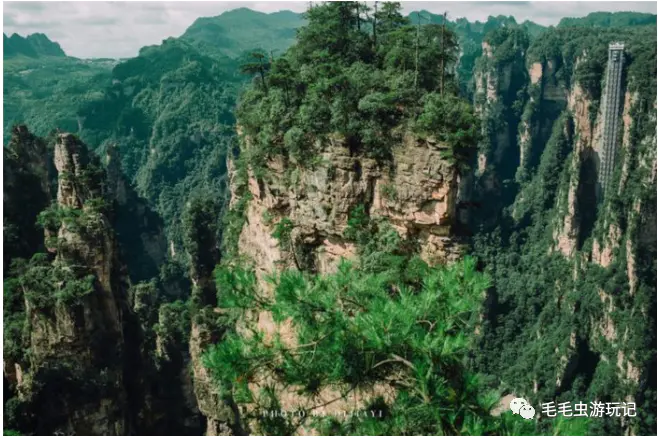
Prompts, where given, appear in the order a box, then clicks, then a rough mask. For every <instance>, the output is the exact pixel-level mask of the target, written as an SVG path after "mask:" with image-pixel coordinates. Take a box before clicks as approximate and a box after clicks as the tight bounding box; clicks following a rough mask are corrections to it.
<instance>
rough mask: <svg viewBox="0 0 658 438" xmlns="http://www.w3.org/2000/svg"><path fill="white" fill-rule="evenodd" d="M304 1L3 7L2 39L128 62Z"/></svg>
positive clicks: (561, 9) (465, 6)
mask: <svg viewBox="0 0 658 438" xmlns="http://www.w3.org/2000/svg"><path fill="white" fill-rule="evenodd" d="M402 4H403V7H404V11H405V13H409V12H411V11H414V10H420V9H426V10H428V11H430V12H435V13H442V12H443V11H446V10H447V11H448V16H449V18H452V19H454V18H456V17H466V18H468V19H469V20H481V21H482V20H486V18H487V17H488V16H489V15H500V14H502V15H513V16H514V17H515V18H516V19H517V21H524V20H526V19H529V20H532V21H535V22H537V23H540V24H543V25H551V24H557V23H558V22H559V21H560V19H561V18H562V17H579V16H584V15H587V14H588V13H590V12H594V11H638V12H651V13H654V14H655V13H656V2H655V1H651V2H626V1H613V2H606V1H594V2H589V1H588V2H584V1H583V2H562V1H548V2H500V1H492V2H434V1H433V2H416V1H410V2H403V3H402ZM307 5H308V2H307V1H301V2H292V1H261V2H241V1H236V2H226V1H211V2H187V1H186V2H182V1H181V2H161V1H155V2H104V1H99V2H97V1H93V2H91V1H86V2H85V1H83V2H27V1H23V2H3V6H4V15H3V24H4V33H6V34H7V35H11V34H12V33H18V34H20V35H23V36H25V35H27V34H30V33H35V32H42V33H45V34H46V35H48V37H49V38H50V39H52V40H53V41H56V42H58V43H59V44H60V45H61V46H62V48H63V49H64V51H65V52H66V53H67V54H68V55H71V56H77V57H80V58H87V57H112V58H116V57H130V56H135V55H137V52H138V51H139V49H140V48H141V47H143V46H146V45H151V44H159V43H160V42H161V41H162V40H163V39H165V38H167V37H170V36H179V35H181V34H182V33H183V32H184V31H185V29H187V27H189V26H190V25H191V24H192V23H193V22H194V20H195V19H196V18H198V17H211V16H215V15H219V14H221V13H222V12H224V11H227V10H230V9H235V8H239V7H248V8H251V9H255V10H258V11H263V12H275V11H280V10H285V9H289V10H292V11H295V12H303V11H304V10H305V9H306V6H307Z"/></svg>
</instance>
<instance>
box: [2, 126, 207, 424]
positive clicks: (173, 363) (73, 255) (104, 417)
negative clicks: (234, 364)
mask: <svg viewBox="0 0 658 438" xmlns="http://www.w3.org/2000/svg"><path fill="white" fill-rule="evenodd" d="M54 140H55V142H54V146H53V149H52V150H50V151H49V150H48V148H47V147H46V143H45V141H43V140H41V139H38V138H37V137H34V136H32V135H31V134H29V132H27V130H26V129H24V127H23V128H20V127H19V128H17V129H16V132H15V138H14V140H12V144H11V145H10V148H8V149H7V150H6V151H5V153H6V154H10V155H9V160H7V161H6V163H5V164H6V165H7V164H9V165H10V166H11V168H10V171H9V173H6V175H5V183H6V187H5V206H6V207H8V208H7V209H6V211H10V212H11V214H12V216H11V218H12V219H14V218H23V219H22V222H23V223H22V224H21V227H23V228H25V227H29V226H30V225H29V224H34V223H36V222H37V215H38V214H39V213H41V214H40V215H39V223H40V224H41V225H40V226H42V227H43V228H44V229H43V230H38V232H39V233H40V234H41V236H43V235H44V234H45V236H46V238H45V240H44V238H43V237H41V238H40V239H38V240H35V242H34V244H30V245H25V246H24V247H22V248H21V247H15V248H12V249H11V251H10V253H9V255H10V257H17V256H20V257H22V258H24V259H27V260H29V261H23V262H21V263H20V264H19V267H20V268H19V269H16V270H12V271H10V272H9V276H10V277H11V278H9V281H10V282H11V284H12V286H11V288H12V289H13V288H16V289H15V291H14V292H12V294H11V296H12V300H11V302H8V304H9V306H8V307H6V310H5V322H6V323H7V322H10V323H11V324H12V327H13V328H12V333H17V334H18V333H22V335H21V336H19V339H17V340H16V341H15V342H13V343H12V349H11V351H10V352H6V354H5V359H6V361H5V367H4V379H5V389H6V390H7V391H8V397H7V398H9V399H10V403H9V405H10V406H11V408H9V411H6V412H9V413H10V417H11V420H10V424H11V426H9V427H12V428H16V429H18V430H20V431H21V432H29V433H37V434H54V433H59V434H87V435H125V434H132V433H140V434H153V433H155V434H162V433H179V434H197V433H199V432H200V431H201V429H202V422H203V421H202V418H201V416H200V414H199V411H198V408H197V406H196V400H195V398H194V397H193V391H192V382H191V378H190V374H189V369H188V365H189V356H188V355H186V350H187V342H186V338H187V335H188V334H187V333H185V334H184V335H176V336H170V337H167V336H168V333H167V330H169V331H171V330H172V328H171V327H174V328H175V327H177V323H176V321H173V322H172V321H171V317H170V312H169V313H167V312H158V306H160V305H161V304H162V301H163V300H165V301H166V299H171V297H172V296H173V297H178V296H180V295H181V292H180V290H179V288H177V287H174V286H175V285H164V286H162V287H161V290H162V291H163V292H164V294H163V293H160V292H159V290H160V289H159V286H158V284H157V283H158V282H157V280H153V277H155V278H158V274H159V272H160V268H161V266H162V265H163V264H164V263H165V259H166V245H165V240H164V237H163V233H162V226H161V220H160V219H159V217H158V216H157V215H155V214H154V213H152V212H151V211H150V209H149V208H148V206H147V204H146V203H144V202H143V201H142V200H140V199H139V198H138V197H137V196H136V195H135V193H134V191H133V189H132V188H131V187H130V185H129V184H127V182H126V181H125V178H124V177H123V175H122V173H121V172H120V170H119V169H118V167H117V166H116V165H115V164H116V163H117V161H116V156H115V155H113V151H112V150H110V151H109V156H108V167H107V170H106V169H105V168H104V167H103V166H102V164H101V162H100V160H99V159H98V157H96V156H95V155H93V154H92V153H90V152H89V151H88V149H87V147H86V146H85V145H84V144H83V143H82V142H80V140H79V139H78V138H77V137H76V136H74V135H71V134H58V135H57V136H56V137H55V139H54ZM53 162H54V166H52V164H53ZM50 167H54V168H53V170H52V172H50V171H49V169H50ZM51 175H52V177H51ZM55 175H56V176H57V177H56V178H54V176H55ZM51 180H52V181H56V186H55V187H54V188H53V190H52V191H53V192H55V193H56V202H55V203H53V204H52V205H51V206H50V207H48V206H47V203H46V201H47V200H48V199H49V198H50V186H51ZM7 183H9V185H8V186H7ZM19 184H20V185H21V186H22V189H23V193H22V194H20V195H19V193H18V192H17V190H18V187H14V185H19ZM23 199H24V200H35V201H36V200H40V201H39V202H38V203H37V202H35V204H34V205H30V206H29V207H28V208H25V206H23V205H22V204H21V202H20V201H21V200H23ZM46 207H48V208H46ZM30 209H32V210H30ZM33 210H34V211H33ZM41 210H45V211H43V212H41ZM16 223H21V222H18V221H16ZM131 231H134V233H133V234H130V233H131ZM33 232H37V231H36V230H33ZM44 243H45V244H44ZM46 249H47V251H48V253H47V254H46V253H39V251H44V250H46ZM35 253H36V255H35ZM33 255H34V257H33ZM30 259H31V260H30ZM126 261H129V262H134V264H133V266H132V269H128V268H127V267H126ZM5 272H6V274H7V271H5ZM147 280H151V281H147ZM138 282H139V283H138ZM131 283H132V284H131ZM14 285H15V286H14ZM167 297H169V298H167ZM156 323H157V325H158V327H159V328H158V329H157V330H155V329H154V327H155V326H156ZM154 331H157V333H154ZM156 337H158V339H157V340H156V339H155V338H156ZM163 337H164V338H163ZM165 338H166V339H165ZM5 339H6V338H5ZM156 343H157V345H158V347H159V350H157V351H154V350H156Z"/></svg>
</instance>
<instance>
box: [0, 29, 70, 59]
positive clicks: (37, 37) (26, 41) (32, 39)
mask: <svg viewBox="0 0 658 438" xmlns="http://www.w3.org/2000/svg"><path fill="white" fill-rule="evenodd" d="M2 45H3V49H4V52H3V57H5V58H10V57H13V56H27V57H30V58H38V57H40V56H58V57H64V56H66V53H64V51H63V50H62V48H61V47H60V46H59V44H57V43H55V42H52V41H50V40H49V39H48V37H47V36H46V35H44V34H42V33H33V34H32V35H28V36H27V37H25V38H24V37H22V36H20V35H18V34H13V35H12V36H11V37H7V35H6V34H4V33H3V34H2Z"/></svg>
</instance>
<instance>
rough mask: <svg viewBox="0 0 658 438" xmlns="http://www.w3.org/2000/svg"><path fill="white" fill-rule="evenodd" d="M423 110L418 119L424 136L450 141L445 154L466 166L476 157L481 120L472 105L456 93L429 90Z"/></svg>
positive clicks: (420, 131) (418, 124)
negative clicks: (443, 93)
mask: <svg viewBox="0 0 658 438" xmlns="http://www.w3.org/2000/svg"><path fill="white" fill-rule="evenodd" d="M423 103H424V106H423V111H422V113H421V114H420V116H419V117H418V121H417V122H416V130H417V131H418V133H420V134H422V135H427V136H431V137H433V138H435V139H436V140H438V141H440V142H445V143H447V144H448V145H449V146H450V148H449V149H448V152H447V154H446V157H447V158H449V159H452V160H454V161H455V162H456V163H459V164H461V165H462V167H463V168H467V167H468V164H469V163H471V161H472V160H473V157H474V156H475V150H476V145H477V141H478V138H479V132H480V128H479V119H478V118H477V117H476V116H475V114H474V113H473V110H472V107H471V106H470V105H469V104H467V103H466V102H464V101H463V100H461V99H459V98H457V97H455V96H441V95H439V94H436V93H430V94H427V95H425V96H424V97H423Z"/></svg>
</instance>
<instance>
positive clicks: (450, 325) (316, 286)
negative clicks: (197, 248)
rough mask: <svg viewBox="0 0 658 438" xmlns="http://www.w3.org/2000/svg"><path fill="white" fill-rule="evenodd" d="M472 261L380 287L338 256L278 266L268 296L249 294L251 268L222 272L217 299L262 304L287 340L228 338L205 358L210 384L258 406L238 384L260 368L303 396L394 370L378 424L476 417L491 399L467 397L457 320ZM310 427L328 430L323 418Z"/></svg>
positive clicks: (378, 280) (469, 312)
mask: <svg viewBox="0 0 658 438" xmlns="http://www.w3.org/2000/svg"><path fill="white" fill-rule="evenodd" d="M474 267H475V264H474V262H473V261H472V260H466V261H465V262H464V263H463V264H460V265H459V266H455V267H453V268H449V269H446V268H438V269H437V268H435V269H433V270H431V271H430V272H428V273H427V275H426V276H424V278H422V279H421V278H417V279H415V280H417V281H419V283H417V284H413V283H410V284H405V283H403V282H401V281H400V280H399V278H398V282H397V283H394V284H390V283H389V278H388V276H386V275H381V274H368V273H365V272H364V271H361V270H355V269H354V268H353V267H351V266H350V265H349V264H347V263H343V264H342V265H341V266H340V267H339V271H338V273H337V274H335V275H330V276H326V277H309V276H306V275H304V274H301V273H298V272H292V271H287V272H284V273H282V274H281V275H280V276H277V277H275V278H273V279H272V281H273V285H274V288H275V297H274V299H273V300H270V301H269V302H262V298H260V299H253V297H254V293H255V292H254V277H253V274H250V275H246V276H245V274H244V271H243V273H240V272H237V273H235V274H232V275H229V274H228V273H227V272H226V271H223V272H222V275H221V276H219V277H218V279H219V282H218V289H220V288H221V289H222V297H224V299H223V301H222V303H223V304H224V305H225V306H231V305H233V306H234V307H235V306H236V305H237V306H238V307H239V308H244V307H247V305H248V306H249V307H250V308H252V309H253V308H254V307H256V308H257V307H258V306H262V307H263V308H264V309H269V310H271V311H272V313H273V315H274V317H275V320H276V321H283V320H285V319H288V318H290V319H291V320H292V321H293V322H294V325H295V328H296V332H297V333H298V339H297V343H296V345H297V347H292V348H291V347H287V346H285V345H284V344H282V343H280V342H275V343H274V344H273V345H270V344H268V343H266V342H265V341H264V338H263V335H262V334H260V333H258V332H256V333H254V334H253V336H252V337H250V338H249V339H243V338H240V337H237V336H235V335H232V336H229V337H228V338H227V339H225V340H224V341H223V342H222V343H220V344H218V345H216V346H215V347H213V348H212V349H210V350H209V352H208V353H207V354H206V356H205V364H206V366H207V367H209V369H210V370H211V371H212V372H213V376H214V377H215V378H216V379H217V380H218V382H221V384H222V385H223V386H224V387H227V388H232V392H233V393H234V395H236V396H238V397H236V402H238V403H241V402H242V403H246V402H248V401H252V400H253V401H255V402H256V403H260V401H261V400H260V399H261V396H260V394H252V393H251V392H250V391H249V389H248V388H247V387H246V385H244V383H246V382H247V381H250V379H252V378H253V377H254V376H255V375H256V374H258V373H260V372H265V373H268V372H273V371H275V370H280V372H281V373H282V374H281V375H280V377H282V378H283V379H284V381H285V382H286V383H287V384H290V385H299V386H301V387H302V388H303V391H304V392H305V393H307V394H316V393H317V392H319V391H320V390H321V388H323V387H324V386H326V385H333V384H338V385H342V386H344V387H345V390H346V391H347V393H349V392H351V391H352V390H354V389H356V388H357V387H367V386H368V385H371V384H373V383H374V382H377V381H379V380H381V379H382V378H384V377H385V376H387V375H391V374H398V373H400V375H403V376H405V378H404V379H401V380H400V383H399V384H394V386H396V389H397V391H398V395H397V397H396V400H395V402H394V403H393V405H392V406H389V407H388V409H389V410H390V411H391V413H392V414H393V413H395V414H396V415H391V416H390V417H387V418H385V419H383V420H381V421H380V424H378V427H381V428H384V430H387V431H389V432H390V433H398V434H403V433H407V434H414V433H415V434H417V433H439V432H443V433H446V432H448V431H451V432H452V433H456V432H458V431H460V430H462V428H464V427H467V426H466V425H467V424H468V425H470V424H471V422H476V423H479V422H480V421H484V420H483V418H484V419H486V418H487V417H488V409H489V408H490V407H489V405H487V403H494V402H495V398H493V399H491V398H487V397H486V396H485V395H484V394H480V395H477V392H478V391H479V389H478V388H480V387H479V386H478V384H477V379H476V378H475V376H472V375H470V374H469V373H468V372H467V371H466V370H464V368H463V358H464V354H465V353H466V351H467V349H468V345H469V343H470V342H471V340H470V339H469V335H467V333H468V330H467V329H466V327H467V325H468V324H470V323H472V321H473V319H472V317H473V316H474V315H475V314H474V313H473V311H474V309H476V308H477V307H478V305H479V303H480V300H481V299H482V291H483V289H484V288H485V287H486V285H487V280H486V278H484V277H483V276H481V275H479V274H477V273H476V272H475V270H474ZM227 276H228V278H229V279H230V281H228V280H227ZM249 298H252V300H251V302H250V303H249V302H245V299H247V300H248V299H249ZM241 303H242V304H241ZM469 321H470V322H469ZM310 353H313V356H312V357H310V356H309V355H308V354H310ZM464 385H466V386H464ZM240 394H242V395H241V396H240ZM486 400H488V401H486ZM483 403H484V405H483ZM439 406H441V409H438V407H439ZM450 406H454V408H450ZM457 406H460V407H461V408H460V409H456V407H457ZM451 412H452V413H451ZM476 418H479V419H480V420H478V421H476ZM320 426H321V427H323V429H322V430H329V429H328V427H329V425H328V424H325V425H320ZM370 426H371V425H370ZM344 427H345V428H346V429H345V431H344V432H348V431H349V432H350V433H355V432H358V431H359V430H360V429H358V428H357V427H358V426H357V425H355V424H353V425H345V426H344ZM366 427H369V426H366ZM488 427H492V425H489V426H488ZM352 428H357V429H355V430H351V429H352Z"/></svg>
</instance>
